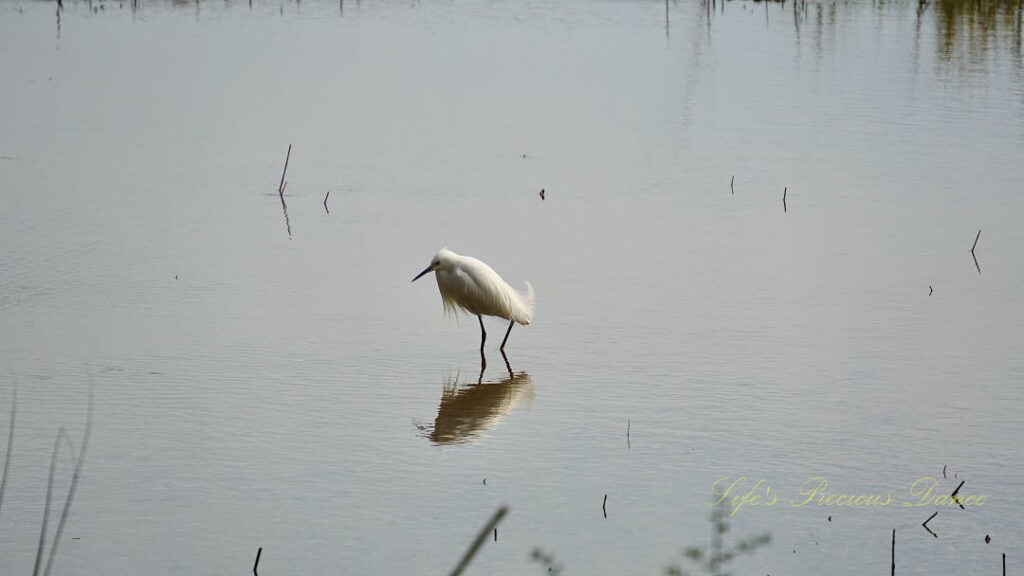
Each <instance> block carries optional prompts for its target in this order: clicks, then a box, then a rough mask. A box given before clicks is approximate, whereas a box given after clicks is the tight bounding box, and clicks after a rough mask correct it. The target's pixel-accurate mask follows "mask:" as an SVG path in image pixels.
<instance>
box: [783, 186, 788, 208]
mask: <svg viewBox="0 0 1024 576" xmlns="http://www.w3.org/2000/svg"><path fill="white" fill-rule="evenodd" d="M788 191H789V188H788V187H783V188H782V211H783V212H786V211H787V210H786V192H788Z"/></svg>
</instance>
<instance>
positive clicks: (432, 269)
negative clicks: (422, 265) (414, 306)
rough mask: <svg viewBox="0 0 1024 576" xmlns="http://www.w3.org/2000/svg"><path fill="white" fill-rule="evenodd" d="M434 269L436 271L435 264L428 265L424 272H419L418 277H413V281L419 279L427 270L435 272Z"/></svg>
mask: <svg viewBox="0 0 1024 576" xmlns="http://www.w3.org/2000/svg"><path fill="white" fill-rule="evenodd" d="M433 271H434V265H433V264H431V265H430V266H427V269H426V270H424V271H423V272H420V273H419V274H417V275H416V277H415V278H413V279H412V281H413V282H415V281H417V280H419V279H420V278H421V277H422V276H423V275H424V274H426V273H427V272H433Z"/></svg>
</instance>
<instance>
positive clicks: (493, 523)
mask: <svg viewBox="0 0 1024 576" xmlns="http://www.w3.org/2000/svg"><path fill="white" fill-rule="evenodd" d="M506 514H508V506H502V507H500V508H498V509H497V510H496V511H495V512H494V515H493V516H491V520H490V521H489V522H488V523H487V525H486V526H484V528H483V530H481V531H480V533H479V534H477V535H476V539H475V540H473V543H472V544H471V545H470V546H469V549H468V550H466V553H465V554H463V556H462V560H459V564H458V565H457V566H456V567H455V569H454V570H452V572H451V576H459V574H462V573H463V572H464V571H465V570H466V567H467V566H469V563H470V561H472V560H473V557H474V556H476V553H477V551H478V550H479V549H480V547H481V546H483V544H484V540H486V539H487V533H488V532H490V531H491V530H495V529H497V527H498V523H499V522H501V519H502V518H504V517H505V515H506Z"/></svg>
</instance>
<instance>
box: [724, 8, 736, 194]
mask: <svg viewBox="0 0 1024 576" xmlns="http://www.w3.org/2000/svg"><path fill="white" fill-rule="evenodd" d="M722 4H723V5H724V4H725V3H724V2H723V3H722ZM735 181H736V175H735V174H733V175H732V178H729V194H735V193H736V189H735V188H733V187H732V183H733V182H735Z"/></svg>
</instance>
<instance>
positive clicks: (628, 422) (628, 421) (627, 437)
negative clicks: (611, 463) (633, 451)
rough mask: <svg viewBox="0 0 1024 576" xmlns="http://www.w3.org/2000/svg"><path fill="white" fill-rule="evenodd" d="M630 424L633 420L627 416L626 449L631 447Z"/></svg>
mask: <svg viewBox="0 0 1024 576" xmlns="http://www.w3.org/2000/svg"><path fill="white" fill-rule="evenodd" d="M630 424H631V421H630V420H629V419H628V418H627V419H626V450H629V448H630V446H629V425H630Z"/></svg>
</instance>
